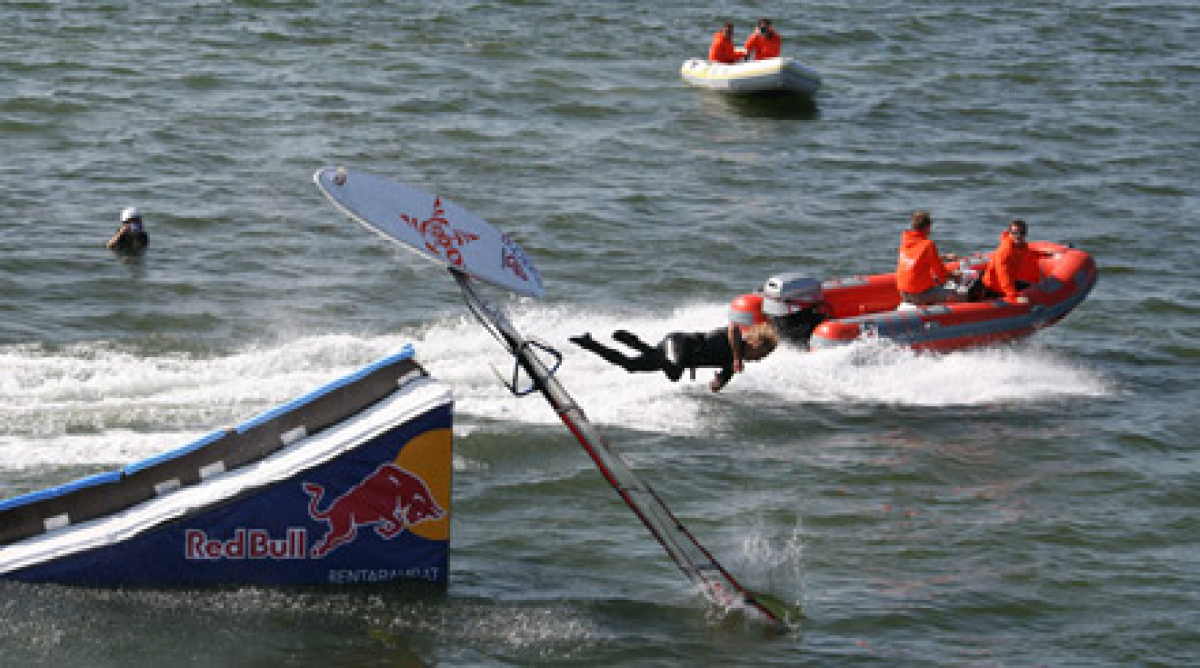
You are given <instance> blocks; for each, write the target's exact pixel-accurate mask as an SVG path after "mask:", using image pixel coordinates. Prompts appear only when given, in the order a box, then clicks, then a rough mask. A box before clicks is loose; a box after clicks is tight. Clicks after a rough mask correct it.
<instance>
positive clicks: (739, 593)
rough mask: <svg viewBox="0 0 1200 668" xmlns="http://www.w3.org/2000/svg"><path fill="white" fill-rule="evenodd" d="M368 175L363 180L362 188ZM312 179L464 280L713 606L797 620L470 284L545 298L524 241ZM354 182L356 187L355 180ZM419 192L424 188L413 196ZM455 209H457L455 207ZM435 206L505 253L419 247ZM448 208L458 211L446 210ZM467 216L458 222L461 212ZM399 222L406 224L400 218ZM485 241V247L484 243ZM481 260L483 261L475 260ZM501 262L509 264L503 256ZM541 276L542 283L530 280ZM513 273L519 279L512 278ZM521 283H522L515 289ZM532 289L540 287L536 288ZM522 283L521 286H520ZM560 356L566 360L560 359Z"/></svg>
mask: <svg viewBox="0 0 1200 668" xmlns="http://www.w3.org/2000/svg"><path fill="white" fill-rule="evenodd" d="M359 179H362V180H363V181H365V182H366V184H365V185H363V186H359V185H357V183H356V182H357V181H358V180H359ZM313 180H314V181H315V182H316V184H317V186H318V187H319V188H320V189H321V191H322V192H324V193H325V195H326V197H328V198H329V199H330V200H331V201H333V202H334V204H336V205H337V206H338V208H339V209H341V210H343V211H344V212H346V213H347V214H349V215H350V217H351V218H353V219H354V220H356V221H358V222H359V223H361V224H363V225H365V226H366V227H368V228H369V229H371V230H372V231H375V232H377V233H380V234H382V235H383V236H384V237H385V238H387V239H389V240H392V241H396V242H399V243H401V244H404V245H406V246H409V247H410V248H411V249H413V250H415V251H416V252H417V253H418V254H420V255H422V256H424V257H426V258H427V259H430V260H433V261H435V262H438V263H440V264H443V265H445V266H447V267H448V268H449V269H450V273H451V274H452V275H453V277H454V280H455V281H456V282H457V283H458V286H459V289H460V290H461V292H462V295H463V300H464V301H465V302H466V304H467V307H468V309H470V311H471V312H472V313H473V314H474V315H475V317H476V318H478V320H479V322H480V324H482V325H483V326H484V328H485V329H487V330H488V331H489V332H490V333H491V334H492V335H493V336H494V337H495V338H496V339H497V341H499V342H500V344H501V345H503V346H504V347H505V349H506V350H507V351H508V352H509V353H510V354H511V355H513V357H514V358H515V359H516V363H517V365H518V367H519V368H521V369H524V371H525V372H526V374H527V375H528V376H529V378H530V379H531V381H532V383H533V389H536V390H537V391H539V392H540V393H541V394H542V395H543V396H544V397H545V399H546V401H547V402H548V403H549V404H550V406H551V407H552V408H553V409H554V411H555V413H557V414H558V416H559V418H560V419H561V420H562V421H563V424H565V425H566V426H567V429H569V430H570V432H571V433H572V434H573V435H574V436H575V438H576V440H578V441H579V444H580V445H581V446H582V447H583V449H584V451H585V452H587V454H588V456H589V457H590V458H591V459H592V462H593V463H595V465H596V467H597V468H598V469H599V470H600V472H601V474H602V475H603V476H604V478H605V479H606V480H607V481H608V482H609V484H610V485H612V487H613V489H615V490H616V491H617V494H618V495H620V497H621V499H622V500H623V501H625V503H626V505H628V506H629V508H630V510H632V511H633V513H634V515H636V516H637V517H638V519H640V520H641V521H642V523H643V524H644V525H645V526H646V528H647V529H648V530H649V531H650V533H651V535H653V536H654V538H655V539H656V540H657V541H658V542H659V543H660V544H661V545H662V546H663V549H664V550H666V552H667V555H668V556H669V557H670V558H671V560H672V561H674V562H675V564H676V565H677V566H678V567H679V569H680V570H681V571H683V573H684V575H686V576H687V577H688V579H690V580H691V581H692V582H693V583H694V584H695V585H696V586H697V587H698V588H699V590H700V591H701V592H702V593H703V594H704V595H705V596H706V597H707V598H708V599H709V600H710V601H712V602H713V603H715V604H717V605H719V606H722V607H723V608H725V609H740V608H746V609H751V610H754V611H757V612H758V613H759V614H761V615H762V616H763V617H764V618H765V619H766V620H768V621H770V622H772V623H774V624H780V625H783V624H787V623H789V622H794V621H797V619H796V617H798V612H797V611H795V610H790V609H789V608H788V606H786V605H784V604H782V602H780V601H778V600H777V599H774V598H773V597H770V596H766V595H763V594H759V593H756V592H752V591H750V590H747V589H746V588H745V587H743V586H742V585H741V584H740V583H739V582H738V581H737V580H736V579H735V578H734V577H733V575H732V574H730V573H729V571H727V570H726V569H725V568H724V567H723V566H721V564H720V563H719V562H718V561H717V560H716V559H715V558H714V557H713V556H712V554H711V553H710V552H709V551H708V550H707V549H705V548H704V546H703V545H701V544H700V543H699V541H697V540H696V538H695V537H694V536H693V535H692V533H691V532H690V531H688V529H687V527H685V526H684V525H683V523H682V522H680V521H679V519H678V518H677V517H676V516H675V514H674V513H672V512H671V510H670V508H668V507H667V505H666V503H665V502H664V501H663V500H662V497H660V496H659V495H658V494H657V493H656V492H655V491H654V490H653V489H652V488H651V487H650V486H649V485H647V484H646V483H645V482H643V481H642V480H641V479H640V478H638V476H637V475H636V474H634V472H633V470H632V469H631V468H630V467H629V465H628V464H627V463H626V462H625V460H624V459H623V458H622V457H621V455H620V453H618V452H617V450H616V449H615V448H613V447H612V445H610V444H609V443H608V442H607V441H605V440H604V438H603V437H602V436H601V435H600V433H599V431H598V430H597V429H596V428H595V426H594V425H592V423H591V422H589V421H588V419H587V416H586V415H585V414H584V412H583V409H582V408H580V406H579V404H578V403H577V402H576V401H575V400H574V398H572V397H571V395H570V394H569V393H568V392H567V390H566V388H565V387H563V385H562V383H560V382H559V381H558V379H557V378H555V376H554V371H555V370H556V369H557V364H555V366H554V367H553V368H551V367H549V366H547V365H546V363H545V362H543V361H542V359H541V358H540V357H539V356H538V351H539V350H541V351H543V352H548V353H551V354H553V355H555V356H556V357H557V353H555V352H554V351H553V350H552V349H551V348H550V347H549V346H547V345H545V344H542V343H539V342H537V341H531V340H528V339H526V338H525V337H523V336H522V335H521V333H520V332H519V331H517V329H516V328H515V327H514V326H513V325H512V323H511V322H509V320H508V318H507V317H505V315H504V313H503V312H501V311H500V310H498V309H496V308H495V307H493V306H492V305H491V304H489V303H488V302H487V301H486V300H484V298H483V297H482V296H481V295H480V293H479V292H478V291H477V290H476V289H475V286H474V285H473V284H472V279H473V278H477V279H480V280H483V281H486V282H488V283H491V284H493V285H497V286H499V287H503V288H507V289H514V290H516V291H518V292H521V293H522V294H529V295H533V296H541V294H542V292H543V289H542V284H541V278H540V277H539V276H538V274H537V272H536V270H535V269H534V268H533V264H532V262H531V261H530V260H529V258H528V256H527V255H525V253H524V251H522V250H521V249H520V246H519V245H517V244H516V242H514V241H512V240H511V239H510V238H508V237H507V236H506V235H502V234H500V233H499V232H497V231H495V229H494V228H492V226H491V224H489V223H487V222H486V221H484V220H483V219H481V218H478V217H476V216H473V215H470V214H466V212H465V211H463V210H462V209H460V208H458V207H453V205H451V204H450V203H449V202H446V201H445V200H442V199H440V198H436V197H434V196H432V195H428V194H426V193H421V191H418V190H416V189H415V188H411V187H408V186H400V184H394V183H391V182H390V181H388V180H387V179H384V178H383V177H378V176H374V175H369V174H365V173H362V172H351V171H349V170H346V169H345V168H337V169H324V170H321V171H318V172H317V173H316V174H315V175H314V177H313ZM352 183H354V184H355V185H351V184H352ZM413 193H419V196H415V195H414V194H413ZM451 207H453V208H451ZM424 208H430V209H431V210H433V211H435V212H441V213H440V214H436V213H435V215H440V219H441V222H440V223H439V225H443V226H444V229H445V230H446V231H445V235H448V236H449V238H451V239H453V238H455V236H454V235H455V234H459V233H465V234H466V235H473V236H475V237H476V238H477V239H484V238H486V239H491V240H498V239H500V240H503V241H501V243H500V246H499V247H500V248H502V249H503V250H501V251H500V254H499V255H497V251H496V249H495V248H493V249H491V250H487V249H484V248H477V249H475V251H477V252H476V253H475V254H474V255H472V256H470V257H468V256H466V255H465V254H462V255H459V256H458V257H457V258H456V259H457V260H461V261H454V259H451V258H449V257H448V256H447V255H446V254H445V253H443V252H440V249H443V248H444V246H439V245H437V244H434V245H433V247H432V248H431V247H430V246H428V245H426V246H421V245H419V244H422V243H425V242H424V238H423V237H420V236H417V237H414V236H413V235H412V234H411V230H410V229H409V228H410V227H412V226H411V225H409V224H408V222H407V221H408V220H409V219H412V218H413V214H411V213H407V212H408V211H411V210H414V209H416V210H418V211H419V210H423V209H424ZM446 212H453V213H451V214H447V213H446ZM462 214H465V216H466V217H464V218H462V219H460V218H459V217H458V216H460V215H462ZM397 219H399V220H401V221H403V222H404V225H400V224H397V223H396V220H397ZM485 245H486V244H485ZM503 257H512V258H515V259H514V260H513V262H514V263H516V264H519V267H520V269H522V270H523V272H524V277H522V274H521V273H520V272H514V271H513V267H512V266H511V264H509V265H507V267H508V268H507V269H506V271H507V272H508V274H510V275H504V274H499V275H498V274H497V273H496V272H495V271H494V268H495V261H496V260H497V258H503ZM477 262H483V263H485V264H484V265H483V266H479V265H477V264H476V263H477ZM501 262H502V263H504V262H505V261H504V260H503V259H502V260H501ZM531 276H532V277H536V281H534V280H532V279H530V278H529V277H531ZM514 278H515V279H516V280H515V281H514ZM514 286H517V287H514ZM534 286H536V291H535V288H534ZM518 288H519V289H518ZM558 361H561V359H560V360H558ZM508 386H509V389H510V390H511V391H512V392H513V393H514V394H523V392H521V391H520V390H519V389H518V388H517V387H516V378H515V376H514V380H513V382H512V383H511V384H508Z"/></svg>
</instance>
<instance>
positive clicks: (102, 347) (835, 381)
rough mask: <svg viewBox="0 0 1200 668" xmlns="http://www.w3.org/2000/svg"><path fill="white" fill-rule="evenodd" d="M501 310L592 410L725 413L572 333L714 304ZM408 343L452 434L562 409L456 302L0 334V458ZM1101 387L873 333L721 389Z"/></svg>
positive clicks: (1001, 393)
mask: <svg viewBox="0 0 1200 668" xmlns="http://www.w3.org/2000/svg"><path fill="white" fill-rule="evenodd" d="M511 311H512V317H513V320H514V323H515V324H516V326H517V327H518V328H519V329H521V330H522V331H523V332H526V333H527V334H529V335H531V336H534V337H536V338H540V339H543V340H545V341H546V342H547V343H548V344H549V345H550V346H552V347H554V348H556V349H558V350H560V351H561V352H562V353H563V355H564V357H565V362H564V364H563V367H562V369H561V370H560V371H559V374H560V378H561V379H562V380H563V382H564V383H565V384H566V386H567V387H568V388H570V390H571V392H572V393H573V394H574V395H575V397H576V398H577V399H578V401H579V402H580V405H581V406H583V408H584V410H585V411H586V413H587V414H588V416H589V418H590V419H592V420H593V421H594V422H596V423H598V424H602V425H603V424H609V425H620V426H623V427H628V428H632V429H636V430H640V431H646V432H651V433H661V434H670V435H676V436H689V435H697V434H706V433H710V432H711V431H712V430H713V429H715V428H718V427H720V426H721V425H720V424H719V423H718V421H722V420H729V419H735V418H734V417H731V416H730V414H729V411H724V410H722V411H714V410H713V409H712V401H713V398H712V395H711V394H710V393H709V391H708V388H707V380H708V378H709V376H710V375H711V373H712V371H711V370H701V371H700V372H698V374H697V379H696V380H695V381H691V380H689V379H688V378H687V377H686V376H685V378H684V380H682V381H681V382H679V383H671V382H669V381H668V380H667V379H666V378H665V377H664V376H663V375H661V374H657V373H647V374H629V373H626V372H625V371H624V370H622V369H619V368H617V367H614V366H611V365H609V364H607V363H606V362H604V361H603V360H601V359H600V358H598V357H595V356H594V355H590V354H588V353H586V352H584V351H582V350H580V349H578V348H576V347H575V346H574V345H572V344H571V343H569V341H568V338H569V337H570V336H573V335H575V334H580V333H583V332H591V333H593V335H594V336H596V337H597V338H598V339H600V340H607V337H608V335H609V334H611V332H612V331H613V330H616V329H629V330H631V331H633V332H636V333H638V334H639V335H640V336H642V337H643V338H644V339H645V340H647V341H649V342H651V343H653V342H657V341H658V340H659V339H660V338H661V337H662V336H663V335H665V334H667V333H668V332H671V331H680V330H682V331H696V330H706V329H711V328H716V327H720V326H721V325H722V323H723V322H724V320H725V308H724V306H723V305H711V304H695V305H685V306H681V307H679V308H677V309H675V310H674V311H671V312H666V313H661V314H658V313H656V314H646V313H644V312H636V313H634V312H623V311H615V310H608V311H601V310H595V309H588V308H584V307H578V306H557V305H556V306H547V305H544V304H538V303H534V302H530V301H521V302H516V303H514V304H513V305H512V306H511ZM409 342H411V343H413V344H414V346H415V348H416V357H417V360H418V361H419V362H421V363H422V364H423V365H425V367H426V368H427V369H429V371H430V372H431V373H432V374H433V375H434V376H435V377H437V378H438V379H440V380H442V381H443V382H446V383H447V384H449V385H450V386H451V387H452V388H453V390H454V394H455V398H456V411H457V412H458V415H459V420H458V426H457V427H456V428H457V429H458V430H459V433H460V434H465V433H470V432H471V431H472V430H473V429H476V428H478V426H479V425H480V424H490V423H495V422H501V423H518V424H532V425H553V424H557V423H558V418H557V416H556V415H554V413H553V411H551V410H550V408H549V407H547V406H546V404H545V403H544V402H542V401H538V400H536V399H534V398H529V399H516V398H514V397H512V396H511V395H510V394H509V393H508V392H507V391H506V390H505V389H504V387H503V386H502V385H501V384H500V383H499V382H497V380H496V378H495V375H494V372H493V367H495V368H496V369H497V370H498V371H499V373H501V374H502V375H506V376H507V375H509V374H511V369H512V366H511V365H512V361H511V359H509V358H507V356H506V354H505V353H504V352H503V350H502V349H501V348H500V346H499V345H497V344H496V343H495V342H494V341H493V340H492V339H491V337H490V336H489V335H488V334H487V332H486V331H485V330H483V328H481V327H480V326H479V325H478V324H477V323H475V322H474V321H473V320H471V319H470V318H469V317H468V316H466V315H463V316H458V317H446V318H442V319H438V320H433V321H429V322H427V323H424V324H423V325H421V326H420V327H417V328H411V329H402V330H400V331H398V332H396V333H395V334H389V335H355V334H323V335H307V336H299V337H297V338H293V339H290V340H284V341H281V342H276V343H270V344H264V343H260V344H256V345H252V346H250V347H247V348H244V349H241V350H237V351H233V352H230V353H228V354H224V355H198V354H185V353H157V352H155V353H147V354H139V353H138V352H137V351H136V350H134V349H131V348H129V347H128V346H118V345H115V344H112V343H108V342H96V343H86V344H77V345H75V346H71V347H67V348H63V349H55V350H48V349H44V348H41V347H38V346H28V345H24V346H8V347H5V348H0V371H3V373H0V467H5V468H26V467H36V466H45V465H65V464H109V463H126V462H129V461H132V460H136V459H138V458H142V457H147V456H150V455H153V454H156V453H159V452H163V451H165V450H168V449H171V448H174V447H178V446H181V445H183V444H185V443H188V442H190V441H191V440H193V439H195V438H198V437H199V436H201V435H204V434H207V433H209V432H210V431H212V430H214V429H217V428H220V427H223V426H229V425H232V424H237V423H238V422H240V421H242V420H245V419H247V418H249V417H251V416H253V415H254V414H256V413H258V412H261V411H263V410H266V409H268V408H270V407H272V406H274V405H277V404H280V403H283V402H286V401H289V400H291V399H293V398H295V397H297V396H300V395H302V394H304V393H306V392H308V391H310V390H312V389H314V388H316V387H318V386H320V385H322V384H324V383H327V382H329V381H331V380H333V379H335V378H337V377H339V376H341V375H344V374H347V373H350V372H351V371H353V370H355V369H357V368H359V367H361V366H363V365H365V364H368V363H370V362H373V361H375V360H377V359H379V358H381V357H384V356H385V355H387V354H390V353H392V352H394V351H395V350H397V349H398V348H400V347H401V346H402V345H404V344H405V343H409ZM614 345H615V344H614ZM1112 392H1113V388H1112V383H1111V382H1110V381H1108V380H1107V379H1105V378H1104V377H1103V376H1102V375H1100V374H1099V373H1098V372H1096V371H1094V370H1092V369H1089V368H1087V367H1084V366H1082V365H1080V364H1079V363H1077V362H1075V361H1074V360H1072V359H1070V358H1069V357H1068V356H1066V355H1064V354H1062V353H1057V352H1055V351H1052V350H1050V349H1047V348H1042V347H1038V346H1037V345H1036V344H1035V345H1028V346H1018V347H1012V348H997V349H986V350H978V351H969V352H963V353H957V354H953V355H921V354H916V353H913V352H912V351H909V350H906V349H902V348H898V347H895V346H889V345H887V344H885V343H880V342H869V343H862V344H856V345H852V346H848V347H845V348H841V349H835V350H829V351H823V352H820V353H816V354H812V353H803V352H799V351H797V350H794V349H788V348H783V349H781V350H779V351H778V352H776V353H775V354H773V355H772V356H770V357H768V358H767V359H766V360H763V361H762V362H758V363H753V364H749V365H747V371H746V373H744V374H741V375H739V376H738V377H736V378H735V379H734V380H733V382H731V383H730V385H729V387H728V388H727V389H726V390H725V391H724V392H723V394H722V395H721V400H722V401H723V402H731V403H732V404H734V405H735V406H736V404H739V403H746V404H749V403H755V404H757V405H762V404H763V402H766V403H769V404H776V405H789V404H801V403H826V404H832V403H847V402H849V403H863V404H876V403H886V404H903V405H919V406H970V405H983V404H993V403H998V402H1038V401H1045V400H1047V399H1061V398H1069V397H1097V396H1106V395H1109V394H1111V393H1112Z"/></svg>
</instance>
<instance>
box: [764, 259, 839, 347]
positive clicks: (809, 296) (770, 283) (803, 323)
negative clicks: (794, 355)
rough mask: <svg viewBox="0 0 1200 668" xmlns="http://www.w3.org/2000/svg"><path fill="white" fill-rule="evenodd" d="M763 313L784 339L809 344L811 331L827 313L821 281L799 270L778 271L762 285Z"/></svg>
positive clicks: (806, 345)
mask: <svg viewBox="0 0 1200 668" xmlns="http://www.w3.org/2000/svg"><path fill="white" fill-rule="evenodd" d="M762 296H763V305H762V310H763V313H764V314H765V315H766V316H767V317H768V318H770V320H771V323H772V324H774V325H775V329H776V330H778V331H779V336H780V337H781V338H783V339H784V340H786V341H788V342H790V343H792V344H794V345H797V346H800V347H801V348H804V349H807V348H808V339H809V337H811V336H812V332H813V330H814V329H816V328H817V325H819V324H821V322H823V321H824V320H825V318H826V317H827V307H826V305H825V301H824V294H823V292H822V291H821V282H820V281H818V280H816V279H815V278H807V277H805V276H803V275H801V274H799V273H795V272H792V273H787V274H777V275H775V276H772V277H771V278H768V279H767V282H766V283H765V284H763V287H762Z"/></svg>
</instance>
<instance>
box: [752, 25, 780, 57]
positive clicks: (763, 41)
mask: <svg viewBox="0 0 1200 668" xmlns="http://www.w3.org/2000/svg"><path fill="white" fill-rule="evenodd" d="M780 41H781V40H780V38H779V33H777V32H775V29H774V28H772V27H771V19H759V20H758V28H757V29H756V30H755V31H754V34H753V35H750V38H749V39H747V40H746V47H745V50H746V60H765V59H767V58H778V57H779V44H780Z"/></svg>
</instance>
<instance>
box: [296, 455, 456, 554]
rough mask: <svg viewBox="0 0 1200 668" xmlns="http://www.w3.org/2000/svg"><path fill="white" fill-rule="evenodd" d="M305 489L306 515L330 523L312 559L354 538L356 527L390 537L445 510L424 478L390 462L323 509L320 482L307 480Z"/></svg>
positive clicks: (439, 514) (323, 489)
mask: <svg viewBox="0 0 1200 668" xmlns="http://www.w3.org/2000/svg"><path fill="white" fill-rule="evenodd" d="M304 491H305V492H307V493H308V495H309V496H310V497H312V498H311V500H310V501H309V504H308V515H309V517H311V518H312V519H314V520H316V521H318V522H324V523H325V524H326V525H328V527H329V529H328V531H326V533H325V535H324V537H322V538H321V540H320V541H318V542H317V543H316V544H315V545H313V548H312V552H311V556H312V557H313V558H314V559H320V558H322V557H324V556H325V555H327V554H329V553H330V552H332V551H333V550H336V549H337V548H338V547H341V546H342V545H345V544H347V543H350V542H352V541H354V539H355V538H357V537H358V529H359V527H365V526H373V527H374V529H375V533H376V534H377V535H378V536H379V537H380V538H383V539H384V540H391V539H393V538H395V537H396V536H399V535H400V534H401V533H403V532H404V531H405V530H406V529H408V528H409V527H412V526H414V525H417V524H420V523H422V522H430V521H434V520H439V519H441V518H442V517H443V516H445V514H446V511H445V510H443V509H442V508H441V506H439V505H438V503H437V501H436V500H434V498H433V494H432V493H431V492H430V490H429V486H428V485H426V484H425V481H424V480H422V479H421V478H419V477H417V476H416V475H414V474H412V473H409V472H408V471H406V470H404V469H402V468H400V467H399V466H397V465H396V464H394V463H391V462H388V463H386V464H383V465H381V466H380V467H379V468H377V469H375V471H374V472H373V473H371V475H369V476H367V477H366V478H365V479H363V481H362V482H360V483H358V484H357V485H354V486H353V487H351V488H350V489H348V490H346V492H344V493H343V494H342V495H341V496H339V497H338V498H336V499H334V501H333V502H332V503H330V504H329V506H328V507H327V508H325V509H324V510H321V509H320V505H321V499H322V497H324V495H325V488H324V487H323V486H321V485H318V484H316V483H308V482H306V483H304Z"/></svg>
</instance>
